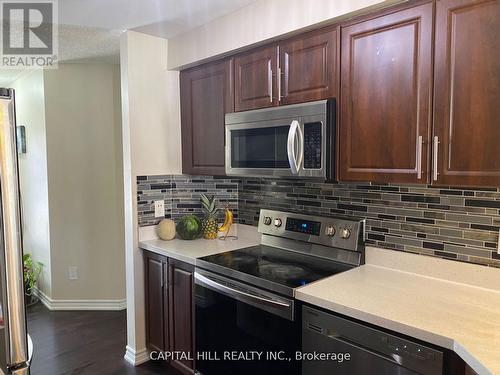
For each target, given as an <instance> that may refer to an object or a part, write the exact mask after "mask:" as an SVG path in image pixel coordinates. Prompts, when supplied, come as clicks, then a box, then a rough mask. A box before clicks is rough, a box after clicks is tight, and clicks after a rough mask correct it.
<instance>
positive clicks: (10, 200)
mask: <svg viewBox="0 0 500 375" xmlns="http://www.w3.org/2000/svg"><path fill="white" fill-rule="evenodd" d="M0 204H1V206H0V209H1V215H0V374H1V375H3V374H5V375H7V374H9V375H10V374H12V375H26V374H29V364H30V358H31V355H30V352H32V345H31V340H30V339H29V336H28V334H27V331H26V311H25V306H24V281H23V254H22V233H21V208H20V196H19V174H18V162H17V143H16V111H15V104H14V90H12V89H4V88H0ZM28 346H29V348H28Z"/></svg>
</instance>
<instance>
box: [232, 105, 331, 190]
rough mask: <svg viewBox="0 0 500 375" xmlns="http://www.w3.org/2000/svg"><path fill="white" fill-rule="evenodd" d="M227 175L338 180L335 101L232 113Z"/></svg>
mask: <svg viewBox="0 0 500 375" xmlns="http://www.w3.org/2000/svg"><path fill="white" fill-rule="evenodd" d="M225 124H226V155H225V157H226V161H225V164H226V174H227V175H235V176H263V177H266V176H267V177H292V178H293V177H295V178H314V179H319V180H327V179H330V178H331V177H332V176H334V166H335V163H334V160H333V159H334V157H335V149H334V147H335V146H334V145H335V99H329V100H320V101H316V102H310V103H301V104H293V105H288V106H282V107H274V108H265V109H257V110H252V111H245V112H235V113H228V114H226V121H225Z"/></svg>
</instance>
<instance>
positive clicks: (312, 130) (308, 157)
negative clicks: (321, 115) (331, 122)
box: [304, 122, 323, 169]
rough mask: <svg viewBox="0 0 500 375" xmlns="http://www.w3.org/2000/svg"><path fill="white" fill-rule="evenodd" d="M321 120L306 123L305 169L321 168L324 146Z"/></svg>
mask: <svg viewBox="0 0 500 375" xmlns="http://www.w3.org/2000/svg"><path fill="white" fill-rule="evenodd" d="M321 128H322V124H321V122H306V123H305V124H304V169H320V168H321V151H322V150H321V147H322V138H323V137H322V134H321Z"/></svg>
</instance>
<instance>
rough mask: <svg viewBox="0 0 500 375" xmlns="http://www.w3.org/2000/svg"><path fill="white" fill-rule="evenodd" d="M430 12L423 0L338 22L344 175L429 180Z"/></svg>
mask: <svg viewBox="0 0 500 375" xmlns="http://www.w3.org/2000/svg"><path fill="white" fill-rule="evenodd" d="M432 12H433V5H432V3H427V4H423V5H419V6H415V7H413V8H409V9H403V10H399V11H396V12H394V13H390V14H385V15H381V16H378V17H376V18H373V19H368V20H365V21H362V22H359V23H355V24H352V25H349V26H346V27H343V28H342V36H341V39H342V45H341V49H342V61H341V77H342V78H341V96H340V102H341V111H340V129H339V130H340V137H339V138H340V139H339V142H340V152H339V179H340V180H341V181H374V182H395V183H422V184H424V183H427V182H428V177H429V168H428V165H427V164H428V151H429V147H428V146H429V141H430V126H431V113H430V111H431V98H432V87H431V71H432V69H431V68H432V56H431V55H432V16H433V14H432Z"/></svg>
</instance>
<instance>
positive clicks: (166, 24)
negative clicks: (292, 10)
mask: <svg viewBox="0 0 500 375" xmlns="http://www.w3.org/2000/svg"><path fill="white" fill-rule="evenodd" d="M255 1H256V0H59V23H60V24H65V25H79V26H88V27H99V28H104V29H118V30H125V29H135V30H138V31H140V30H152V31H154V30H160V31H161V33H162V34H161V35H158V36H163V37H166V38H169V37H172V36H174V35H176V34H180V33H183V32H185V31H187V30H190V29H192V28H195V27H198V26H201V25H203V24H205V23H207V22H209V21H212V20H214V19H215V18H218V17H220V16H223V15H225V14H228V13H231V12H234V11H236V10H237V9H240V8H243V7H245V6H247V5H249V4H250V3H253V2H255ZM143 32H144V31H143Z"/></svg>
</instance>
